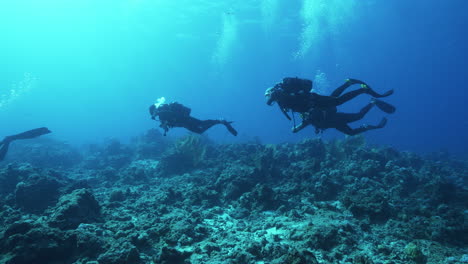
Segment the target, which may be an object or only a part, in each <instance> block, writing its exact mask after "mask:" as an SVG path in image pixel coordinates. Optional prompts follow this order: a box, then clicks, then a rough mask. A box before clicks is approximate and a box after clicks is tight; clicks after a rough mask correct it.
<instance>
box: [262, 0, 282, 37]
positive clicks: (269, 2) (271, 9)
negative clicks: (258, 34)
mask: <svg viewBox="0 0 468 264" xmlns="http://www.w3.org/2000/svg"><path fill="white" fill-rule="evenodd" d="M260 9H261V13H262V19H263V23H262V26H263V30H264V31H265V32H270V30H271V28H272V26H273V24H274V22H275V20H276V16H277V13H278V9H279V1H278V0H262V2H261V6H260Z"/></svg>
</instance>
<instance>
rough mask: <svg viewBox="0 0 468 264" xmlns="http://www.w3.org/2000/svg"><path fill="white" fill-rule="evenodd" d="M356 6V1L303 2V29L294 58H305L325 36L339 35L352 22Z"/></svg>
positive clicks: (324, 0) (307, 0) (318, 0)
mask: <svg viewBox="0 0 468 264" xmlns="http://www.w3.org/2000/svg"><path fill="white" fill-rule="evenodd" d="M355 5H356V2H355V0H346V1H342V0H303V3H302V10H301V17H302V20H303V28H302V32H301V35H300V37H299V42H300V44H299V49H298V51H297V52H295V53H294V58H295V59H300V58H302V57H304V56H305V55H306V54H307V53H308V52H309V51H310V49H311V48H312V47H313V46H314V45H316V44H317V43H318V42H319V41H320V40H321V38H322V37H323V36H324V35H326V34H328V35H332V38H333V37H334V36H335V35H337V34H339V33H340V32H341V31H342V27H343V26H344V25H346V24H349V23H350V22H351V21H352V18H353V15H354V14H355Z"/></svg>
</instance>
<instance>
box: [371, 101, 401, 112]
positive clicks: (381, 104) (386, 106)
mask: <svg viewBox="0 0 468 264" xmlns="http://www.w3.org/2000/svg"><path fill="white" fill-rule="evenodd" d="M373 101H374V104H375V105H376V106H377V107H378V108H379V109H380V110H382V111H384V112H385V113H387V114H393V113H395V111H396V107H395V106H393V105H391V104H389V103H387V102H384V101H382V100H379V99H375V98H374V99H373Z"/></svg>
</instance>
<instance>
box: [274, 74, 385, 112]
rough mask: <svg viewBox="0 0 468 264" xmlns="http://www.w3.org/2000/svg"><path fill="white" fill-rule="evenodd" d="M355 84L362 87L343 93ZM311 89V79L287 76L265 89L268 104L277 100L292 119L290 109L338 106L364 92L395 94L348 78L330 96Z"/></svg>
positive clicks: (304, 110)
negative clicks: (382, 91)
mask: <svg viewBox="0 0 468 264" xmlns="http://www.w3.org/2000/svg"><path fill="white" fill-rule="evenodd" d="M354 84H360V85H361V88H360V89H357V90H354V91H350V92H347V93H345V94H343V95H341V94H342V93H343V91H344V90H345V89H346V88H348V87H350V86H351V85H354ZM311 90H312V81H311V80H308V79H301V78H297V77H295V78H293V77H286V78H283V81H282V82H280V83H277V84H276V85H275V86H273V87H270V88H268V89H267V90H266V91H265V97H266V98H267V104H268V105H272V104H273V103H274V102H277V103H278V106H279V108H280V110H281V112H283V114H284V115H285V116H286V118H287V119H289V120H291V117H290V116H289V114H288V111H291V112H293V114H294V112H298V113H305V112H307V111H309V110H310V109H311V108H321V109H326V108H329V107H336V106H338V105H341V104H343V103H345V102H347V101H349V100H351V99H353V98H354V97H356V96H358V95H360V94H364V93H365V94H369V95H371V96H372V97H375V98H382V97H387V96H390V95H391V94H393V90H389V91H387V92H386V93H383V94H379V93H377V92H375V91H374V90H373V89H372V88H371V87H370V86H369V85H367V84H366V83H365V82H363V81H360V80H356V79H347V80H346V81H345V83H344V84H343V85H341V86H340V87H338V88H337V89H335V91H333V93H332V94H331V95H329V96H326V95H319V94H317V93H314V92H311Z"/></svg>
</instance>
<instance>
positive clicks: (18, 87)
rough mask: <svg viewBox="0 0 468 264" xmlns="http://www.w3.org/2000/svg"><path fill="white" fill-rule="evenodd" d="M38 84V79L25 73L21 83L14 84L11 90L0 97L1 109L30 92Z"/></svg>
mask: <svg viewBox="0 0 468 264" xmlns="http://www.w3.org/2000/svg"><path fill="white" fill-rule="evenodd" d="M36 83H37V78H36V77H34V76H32V75H31V74H30V73H25V74H24V77H23V79H22V80H21V81H19V82H17V83H13V85H12V86H11V89H9V90H7V91H6V92H5V93H2V94H1V95H0V108H2V107H6V106H8V105H9V104H11V103H12V102H14V101H15V100H16V99H18V98H19V97H20V96H22V95H24V94H26V93H27V92H29V91H30V90H31V89H33V88H34V86H35V85H36Z"/></svg>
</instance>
